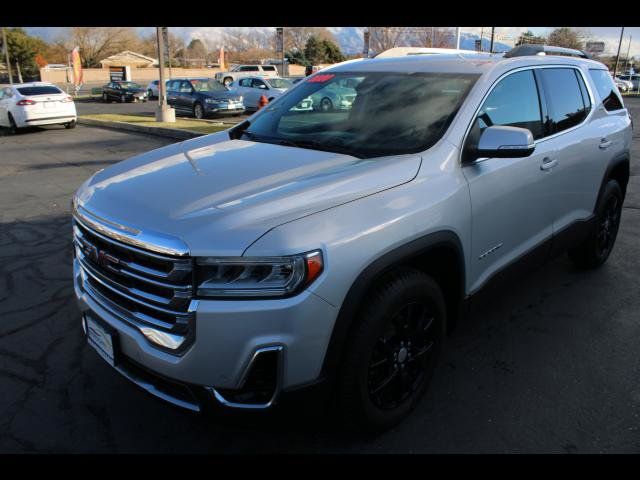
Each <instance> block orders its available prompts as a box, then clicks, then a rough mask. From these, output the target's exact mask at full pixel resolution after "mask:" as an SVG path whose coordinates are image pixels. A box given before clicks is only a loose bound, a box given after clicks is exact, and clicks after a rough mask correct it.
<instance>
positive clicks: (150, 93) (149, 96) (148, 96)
mask: <svg viewBox="0 0 640 480" xmlns="http://www.w3.org/2000/svg"><path fill="white" fill-rule="evenodd" d="M147 98H153V90H148V91H147Z"/></svg>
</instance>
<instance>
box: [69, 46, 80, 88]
mask: <svg viewBox="0 0 640 480" xmlns="http://www.w3.org/2000/svg"><path fill="white" fill-rule="evenodd" d="M71 69H72V71H73V84H74V85H76V86H79V85H82V62H81V60H80V47H76V48H74V49H73V51H72V52H71Z"/></svg>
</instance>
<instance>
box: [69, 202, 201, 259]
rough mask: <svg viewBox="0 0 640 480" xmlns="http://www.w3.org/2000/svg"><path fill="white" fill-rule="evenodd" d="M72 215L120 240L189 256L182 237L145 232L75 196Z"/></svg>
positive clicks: (153, 250) (157, 250) (176, 255)
mask: <svg viewBox="0 0 640 480" xmlns="http://www.w3.org/2000/svg"><path fill="white" fill-rule="evenodd" d="M72 215H73V216H74V217H75V219H76V220H77V221H78V222H80V223H81V224H83V225H84V226H85V228H90V229H93V230H96V231H98V232H100V233H102V234H103V235H106V236H107V237H110V238H113V239H115V240H118V241H119V242H122V243H126V244H129V245H133V246H136V247H139V248H143V249H145V250H149V251H151V252H157V253H163V254H165V255H172V256H175V257H186V256H189V247H188V246H187V244H186V243H184V242H183V241H182V240H181V239H179V238H177V237H172V236H169V235H164V234H160V233H152V232H144V231H142V230H138V229H135V228H132V227H128V226H125V225H122V224H120V223H118V222H115V221H113V220H109V219H106V218H104V217H102V216H98V215H96V214H94V213H91V212H89V211H88V210H87V209H86V208H84V207H82V206H80V205H78V202H77V200H76V199H75V198H74V200H73V202H72Z"/></svg>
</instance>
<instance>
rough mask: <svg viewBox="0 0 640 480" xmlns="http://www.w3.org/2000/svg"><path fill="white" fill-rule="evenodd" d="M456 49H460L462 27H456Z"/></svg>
mask: <svg viewBox="0 0 640 480" xmlns="http://www.w3.org/2000/svg"><path fill="white" fill-rule="evenodd" d="M456 50H460V27H456Z"/></svg>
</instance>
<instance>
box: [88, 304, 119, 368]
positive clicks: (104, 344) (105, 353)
mask: <svg viewBox="0 0 640 480" xmlns="http://www.w3.org/2000/svg"><path fill="white" fill-rule="evenodd" d="M85 321H86V325H87V342H88V343H89V345H91V346H92V347H93V348H94V349H95V350H96V352H98V355H100V356H101V357H102V358H104V359H105V361H106V362H107V363H108V364H109V365H111V366H112V367H113V366H115V364H116V361H115V353H114V352H115V349H114V343H115V342H114V340H115V338H114V334H112V333H111V332H108V331H107V330H106V329H105V328H104V327H103V326H102V325H100V324H99V323H98V322H97V321H96V320H95V319H93V318H92V317H91V316H90V315H85Z"/></svg>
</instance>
